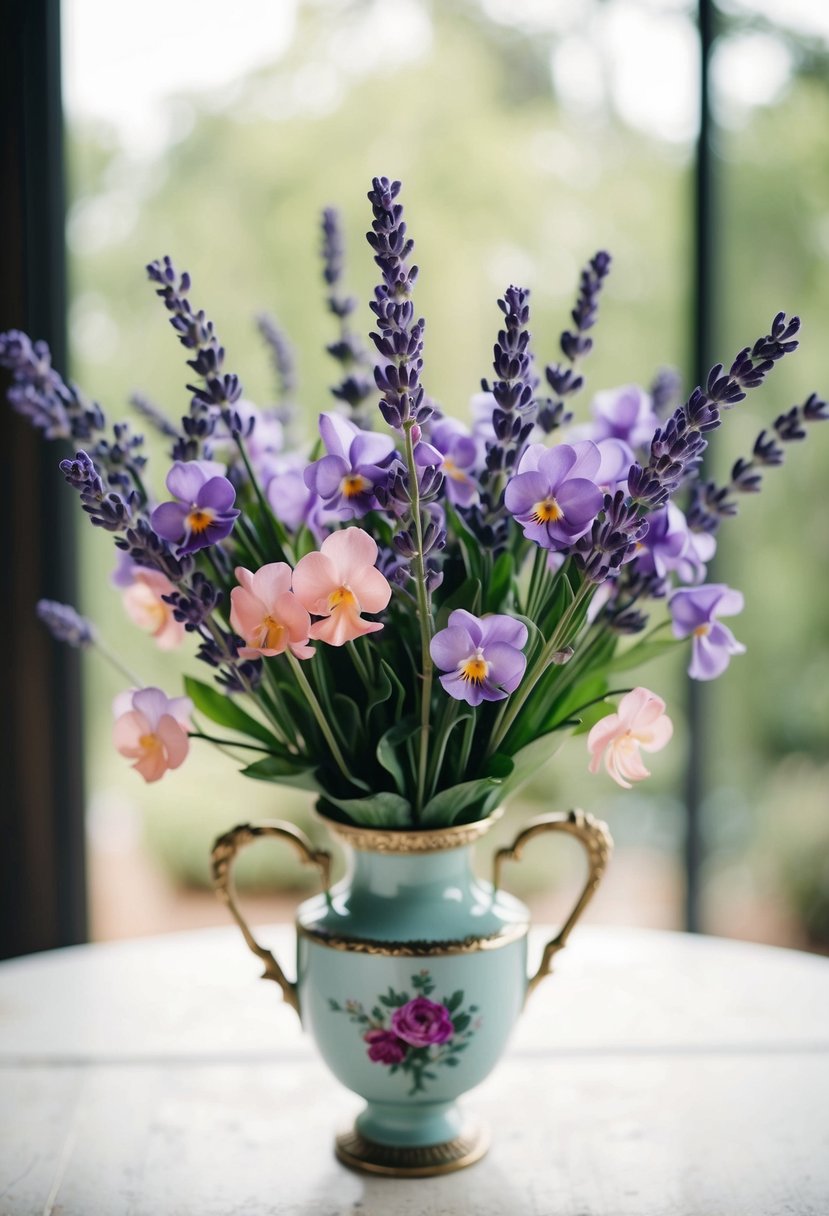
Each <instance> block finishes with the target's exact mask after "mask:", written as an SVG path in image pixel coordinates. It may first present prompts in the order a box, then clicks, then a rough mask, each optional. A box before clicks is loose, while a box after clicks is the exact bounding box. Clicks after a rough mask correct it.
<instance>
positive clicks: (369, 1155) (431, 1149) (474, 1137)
mask: <svg viewBox="0 0 829 1216" xmlns="http://www.w3.org/2000/svg"><path fill="white" fill-rule="evenodd" d="M488 1148H489V1135H488V1133H487V1131H486V1129H485V1128H483V1127H478V1126H473V1127H470V1128H468V1129H465V1130H464V1131H463V1132H462V1133H461V1135H459V1136H455V1137H454V1139H452V1140H444V1141H443V1143H442V1144H420V1145H412V1146H402V1145H396V1144H378V1143H377V1142H376V1141H375V1140H367V1139H366V1137H365V1136H364V1135H362V1133H361V1132H359V1131H358V1130H357V1128H356V1127H355V1128H352V1129H351V1130H350V1131H347V1132H341V1133H340V1135H339V1136H337V1139H336V1141H335V1148H334V1151H335V1153H336V1154H337V1158H338V1160H339V1161H341V1162H342V1163H343V1165H347V1166H348V1168H349V1169H352V1170H360V1171H362V1172H363V1173H365V1174H384V1175H385V1176H386V1177H387V1178H429V1177H431V1176H432V1175H434V1174H451V1173H452V1172H453V1171H454V1170H462V1169H465V1168H466V1166H468V1165H474V1164H475V1162H476V1161H480V1159H481V1158H482V1157H483V1155H484V1154H485V1153H486V1151H487V1149H488Z"/></svg>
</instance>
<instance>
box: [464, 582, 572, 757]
mask: <svg viewBox="0 0 829 1216" xmlns="http://www.w3.org/2000/svg"><path fill="white" fill-rule="evenodd" d="M592 591H593V584H592V583H588V582H585V583H583V584H582V585H581V587H580V588H579V590H578V591H577V592H576V594H575V596H574V597H573V600H572V602H571V603H570V606H569V608H567V610H566V611H565V612H564V614H563V615H562V617H561V620H560V621H559V623H558V625H557V626H556V628H555V629H554V630H553V632H552V634H551V635H550V639H549V641H548V642H547V643H546V645H545V646H544V649H543V650H542V651H541V654H540V655H539V656H538V658H537V659H536V661H535V664H534V666H533V668H532V670H531V671H530V672H529V673H528V674H527V675H526V676H525V677H524V679H523V681H522V683H521V686H520V688H518V690H517V691H516V692H514V693H513V695H512V697H511V698H510V699H509V700H508V701H505V702H504V710H503V711H502V712H501V714H500V716H499V717H498V720H497V721H496V723H495V726H494V728H493V731H492V738H491V739H490V743H489V748H488V751H487V754H488V755H492V753H493V752H495V751H497V749H498V746H499V744H500V743H501V742H503V740H504V739H505V738H506V736H507V735H508V734H509V731H510V727H511V726H512V724H513V722H514V721H515V719H516V718H517V717H518V715H519V713H520V712H521V709H522V706H523V705H524V703H525V701H526V700H527V698H528V697H529V695H530V693H531V692H532V690H533V689H534V688H535V686H536V684H537V683H538V681H539V680H540V679H541V677H542V676H543V675H544V672H545V671H546V670H547V667H548V665H549V663H550V659H551V658H552V656H553V655H554V654H555V652H556V651H557V650H560V649H561V647H562V646H563V645H564V644H565V642H566V640H567V634H568V631H569V629H570V626H571V625H572V623H573V619H574V617H575V616H576V613H577V612H578V610H579V608H581V606H582V604H583V603H584V601H585V600H586V599H587V597H588V595H590V594H591V592H592ZM507 706H509V708H507Z"/></svg>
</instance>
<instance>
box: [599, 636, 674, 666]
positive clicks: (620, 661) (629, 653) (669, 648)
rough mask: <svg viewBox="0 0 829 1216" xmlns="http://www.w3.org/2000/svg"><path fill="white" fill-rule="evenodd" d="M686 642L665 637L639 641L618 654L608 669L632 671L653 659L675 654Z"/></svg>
mask: <svg viewBox="0 0 829 1216" xmlns="http://www.w3.org/2000/svg"><path fill="white" fill-rule="evenodd" d="M683 644H684V639H681V638H665V639H661V640H658V641H655V642H639V643H638V644H637V645H636V646H631V647H630V649H629V650H624V651H622V653H621V654H617V655H616V656H615V658H614V659H613V660H612V662H611V663H610V665H609V667H608V669H607V670H608V671H631V670H632V669H633V668H634V667H640V666H641V665H642V664H643V663H650V662H651V660H652V659H660V658H662V656H663V655H666V654H673V653H674V651H675V650H677V649H678V648H679V647H680V646H682V645H683Z"/></svg>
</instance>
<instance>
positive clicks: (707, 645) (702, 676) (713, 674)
mask: <svg viewBox="0 0 829 1216" xmlns="http://www.w3.org/2000/svg"><path fill="white" fill-rule="evenodd" d="M730 661H731V655H730V653H729V651H728V648H727V647H726V646H717V645H716V644H715V643H713V642H712V641H711V638H710V636H708V637H705V636H700V637H695V638H694V640H693V642H692V643H691V662H690V664H689V666H688V675H689V676H690V677H691V679H692V680H716V678H717V676H721V675H722V673H723V672H724V671H725V669H726V667H727V666H728V664H729V662H730Z"/></svg>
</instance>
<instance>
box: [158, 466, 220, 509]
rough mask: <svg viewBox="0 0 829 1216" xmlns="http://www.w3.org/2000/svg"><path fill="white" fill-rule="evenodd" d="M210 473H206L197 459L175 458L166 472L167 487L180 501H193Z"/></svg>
mask: <svg viewBox="0 0 829 1216" xmlns="http://www.w3.org/2000/svg"><path fill="white" fill-rule="evenodd" d="M211 476H213V474H212V473H209V474H206V473H205V471H204V469H203V468H202V467H201V461H198V460H177V461H176V463H175V464H174V465H173V467H172V468H171V469H170V472H169V473H168V474H167V482H166V485H167V489H168V490H169V491H170V493H171V494H172V495H173V497H174V498H178V499H180V500H181V501H182V502H186V503H191V502H195V501H196V498H197V497H198V493H199V490H200V489H201V488H202V486H203V485H204V483H205V482H206V481H207V480H208V478H209V477H211Z"/></svg>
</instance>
